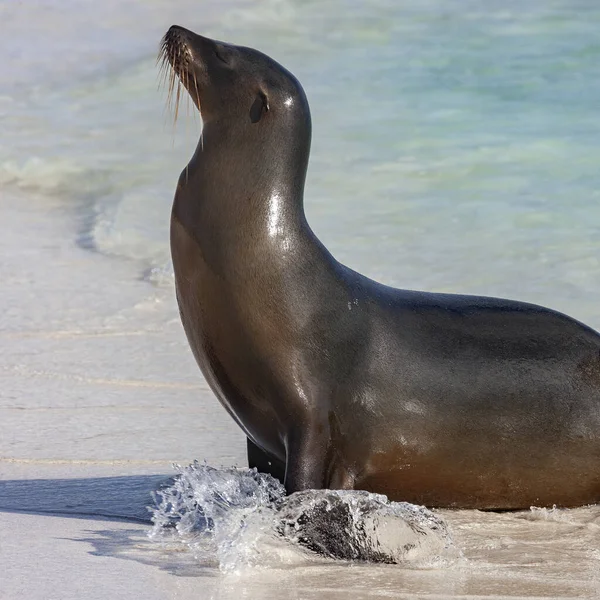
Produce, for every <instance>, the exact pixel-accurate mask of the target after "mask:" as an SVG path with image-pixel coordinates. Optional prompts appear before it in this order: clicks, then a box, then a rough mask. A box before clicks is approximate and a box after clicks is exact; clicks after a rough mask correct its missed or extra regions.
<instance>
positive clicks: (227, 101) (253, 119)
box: [159, 25, 310, 126]
mask: <svg viewBox="0 0 600 600" xmlns="http://www.w3.org/2000/svg"><path fill="white" fill-rule="evenodd" d="M159 58H162V60H163V63H164V64H168V65H170V66H171V68H172V72H171V81H170V90H171V91H173V89H174V87H175V77H178V78H179V81H180V82H181V83H182V84H183V85H184V87H185V88H186V90H187V91H188V93H189V94H190V97H191V98H192V101H193V102H194V104H195V105H196V106H197V107H198V109H199V110H200V114H201V116H202V121H203V122H204V125H205V126H206V124H207V123H210V122H211V121H218V122H220V123H222V124H227V123H228V122H231V123H236V124H237V125H239V124H240V123H243V122H246V123H247V124H250V125H256V124H259V123H260V124H262V125H264V124H266V123H272V122H274V121H276V122H278V123H279V124H282V123H284V124H285V122H286V121H288V122H292V121H294V120H297V119H298V117H302V120H303V121H304V122H305V123H306V121H307V119H308V123H310V113H309V109H308V102H307V100H306V96H305V94H304V91H303V89H302V86H301V85H300V83H299V82H298V80H297V79H296V78H295V77H294V76H293V75H292V74H291V73H290V72H289V71H287V70H286V69H285V68H284V67H282V66H281V65H280V64H278V63H277V62H276V61H274V60H273V59H272V58H270V57H268V56H267V55H265V54H263V53H262V52H259V51H258V50H254V49H252V48H245V47H242V46H234V45H233V44H226V43H224V42H219V41H216V40H212V39H209V38H206V37H203V36H201V35H198V34H196V33H194V32H192V31H190V30H188V29H185V28H183V27H179V26H178V25H173V26H172V27H171V28H170V29H169V31H168V32H167V33H166V35H165V36H164V38H163V40H162V44H161V50H160V55H159ZM177 99H179V98H177Z"/></svg>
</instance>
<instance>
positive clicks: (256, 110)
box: [250, 92, 269, 123]
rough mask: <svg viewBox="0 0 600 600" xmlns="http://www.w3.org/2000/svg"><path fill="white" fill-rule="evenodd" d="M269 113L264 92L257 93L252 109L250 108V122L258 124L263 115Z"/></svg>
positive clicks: (267, 101)
mask: <svg viewBox="0 0 600 600" xmlns="http://www.w3.org/2000/svg"><path fill="white" fill-rule="evenodd" d="M268 111H269V100H268V98H267V96H266V95H265V93H264V92H258V95H257V96H256V100H254V104H253V105H252V108H250V120H251V121H252V123H258V122H259V121H260V120H261V118H262V116H263V114H264V113H266V112H268Z"/></svg>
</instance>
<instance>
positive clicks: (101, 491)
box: [0, 475, 216, 577]
mask: <svg viewBox="0 0 600 600" xmlns="http://www.w3.org/2000/svg"><path fill="white" fill-rule="evenodd" d="M170 482H171V479H170V478H169V476H168V475H135V476H123V477H95V478H89V479H31V480H7V481H0V511H3V512H14V513H27V514H34V515H47V516H59V517H71V518H77V519H90V520H94V521H96V523H99V522H104V523H105V525H106V526H105V527H103V528H102V529H96V528H94V529H92V528H90V529H89V530H87V531H85V532H84V533H85V534H86V535H85V537H83V536H82V537H78V538H75V539H73V541H77V542H84V543H87V544H90V545H91V546H92V550H90V554H92V555H93V556H111V557H114V558H120V559H124V560H133V561H136V562H140V563H143V564H147V565H152V566H154V567H158V568H159V569H161V570H164V571H168V572H169V573H171V574H173V575H177V576H180V577H181V576H183V577H200V576H204V577H206V576H207V575H215V574H216V572H215V570H214V568H212V569H211V568H207V566H206V565H204V566H203V565H201V564H199V563H198V562H197V561H196V560H195V559H194V557H193V555H192V554H191V553H181V552H180V551H174V550H173V549H169V548H168V547H165V546H163V545H161V544H156V543H152V542H151V541H150V540H149V539H148V535H147V532H148V529H149V528H148V527H140V526H139V525H141V524H144V525H150V523H151V521H150V512H149V510H148V507H149V506H151V505H152V504H153V500H152V495H151V493H152V492H153V491H155V490H157V489H159V488H160V487H162V486H163V485H165V484H169V483H170ZM107 521H120V522H121V523H122V522H124V521H125V522H130V523H132V526H131V527H123V525H121V526H115V527H112V528H111V526H110V525H108V523H107ZM134 523H135V524H139V525H137V526H136V525H133V524H134ZM70 539H72V538H70Z"/></svg>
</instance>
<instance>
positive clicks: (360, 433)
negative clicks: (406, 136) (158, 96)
mask: <svg viewBox="0 0 600 600" xmlns="http://www.w3.org/2000/svg"><path fill="white" fill-rule="evenodd" d="M164 48H165V49H164V53H165V56H166V57H167V58H168V59H169V61H170V62H171V64H172V65H174V67H175V69H176V71H177V74H178V75H179V77H180V78H181V80H182V81H183V82H184V84H186V87H187V89H188V92H189V93H190V95H191V96H192V99H193V100H194V102H195V104H196V105H197V106H198V107H199V108H200V110H201V113H202V118H203V122H204V128H203V133H202V138H201V140H200V142H199V144H198V148H197V150H196V152H195V154H194V156H193V158H192V159H191V161H190V163H189V165H188V167H186V169H184V171H183V173H182V175H181V177H180V180H179V184H178V186H177V192H176V195H175V201H174V205H173V213H172V221H171V249H172V256H173V264H174V267H175V280H176V290H177V300H178V302H179V307H180V312H181V318H182V321H183V325H184V328H185V331H186V334H187V336H188V340H189V342H190V346H191V348H192V351H193V352H194V356H195V357H196V360H197V362H198V364H199V365H200V368H201V369H202V372H203V373H204V376H205V377H206V379H207V381H208V383H209V384H210V386H211V387H212V389H213V391H214V392H215V394H216V395H217V397H218V398H219V400H220V401H221V403H222V404H223V406H224V407H225V409H226V410H227V411H228V412H229V413H230V414H231V416H232V417H233V418H234V419H235V420H236V422H237V423H238V424H239V425H240V427H241V428H242V429H243V431H244V432H245V434H246V436H247V437H248V440H249V441H248V454H249V459H250V464H251V465H254V466H257V467H259V469H261V470H265V471H269V472H271V473H273V474H274V475H276V476H278V477H280V478H282V479H284V481H285V486H286V488H287V490H288V492H293V491H296V490H302V489H306V488H323V487H329V488H357V489H367V490H370V491H374V492H381V493H385V494H387V495H388V496H389V497H390V498H391V499H394V500H406V501H411V502H416V503H421V504H426V505H428V506H449V507H465V508H466V507H468V508H492V509H493V508H497V509H511V508H526V507H529V506H530V505H552V504H557V505H561V506H575V505H581V504H587V503H593V502H595V501H597V500H599V499H600V472H599V468H598V467H599V463H600V337H599V336H598V334H597V333H596V332H595V331H593V330H592V329H590V328H588V327H586V326H585V325H582V324H581V323H579V322H577V321H575V320H573V319H571V318H569V317H567V316H565V315H563V314H560V313H557V312H554V311H552V310H549V309H546V308H542V307H539V306H534V305H531V304H524V303H519V302H514V301H510V300H501V299H496V298H487V297H475V296H460V295H446V294H430V293H423V292H414V291H407V290H399V289H393V288H390V287H386V286H384V285H381V284H379V283H377V282H375V281H372V280H370V279H367V278H366V277H364V276H362V275H360V274H359V273H356V272H354V271H352V270H351V269H349V268H347V267H345V266H344V265H342V264H340V263H339V262H337V261H336V260H335V259H334V258H333V257H332V256H331V254H329V252H328V251H327V250H326V248H325V247H324V246H323V245H322V244H321V243H320V242H319V240H318V239H317V238H316V237H315V235H314V233H313V232H312V230H311V229H310V227H309V225H308V223H307V222H306V218H305V215H304V209H303V194H304V179H305V174H306V169H307V165H308V156H309V148H310V131H311V126H310V113H309V108H308V103H307V101H306V98H305V95H304V92H303V91H302V88H301V86H300V84H299V83H298V82H297V81H296V79H295V78H294V77H293V76H292V75H291V74H290V73H289V72H288V71H286V70H285V69H284V68H283V67H281V66H280V65H278V64H277V63H276V62H275V61H273V60H272V59H270V58H269V57H267V56H265V55H264V54H261V53H259V52H257V51H255V50H251V49H248V48H241V47H236V46H231V45H227V44H223V43H221V42H215V41H213V40H209V39H207V38H203V37H201V36H197V35H196V34H194V33H192V32H189V31H187V30H185V29H183V28H179V27H173V28H171V29H170V30H169V33H168V34H167V36H165V42H164ZM365 210H367V209H365Z"/></svg>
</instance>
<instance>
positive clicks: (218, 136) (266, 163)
mask: <svg viewBox="0 0 600 600" xmlns="http://www.w3.org/2000/svg"><path fill="white" fill-rule="evenodd" d="M246 127H247V128H248V129H250V128H251V127H257V126H256V125H246ZM294 129H296V131H297V137H296V138H294V143H290V142H289V141H285V138H283V137H282V136H284V135H286V128H285V127H269V128H268V129H267V127H266V126H263V128H262V130H259V131H247V130H244V128H242V127H240V126H239V125H238V126H231V125H230V124H228V123H226V122H219V121H218V120H215V121H211V122H209V123H207V124H206V125H205V127H204V129H203V132H202V136H201V139H200V141H199V143H198V146H197V148H196V152H195V153H194V156H193V157H192V160H191V161H190V163H189V165H188V168H187V169H186V170H184V171H183V173H182V177H181V179H180V187H182V188H189V189H194V190H195V192H194V195H195V203H194V204H195V205H196V209H197V210H198V211H199V212H198V214H197V217H196V218H195V219H194V220H190V221H189V222H195V223H198V226H199V227H202V228H204V227H216V228H218V229H226V230H228V231H230V232H232V231H234V230H235V231H236V232H237V233H238V235H244V236H251V237H253V238H254V239H256V240H260V239H264V240H273V239H274V237H280V234H281V233H282V232H284V231H285V232H286V233H289V234H290V235H291V234H292V233H294V232H299V231H300V230H301V229H303V228H304V227H307V224H306V218H305V215H304V184H305V178H306V169H307V165H308V158H309V152H310V121H309V122H308V125H305V126H304V127H303V128H300V127H293V124H292V126H291V127H288V129H287V131H291V132H293V130H294ZM288 135H290V134H288ZM283 142H285V143H283ZM258 159H259V160H258ZM196 190H197V191H196ZM277 230H279V232H280V234H277V235H275V232H276V231H277Z"/></svg>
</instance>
